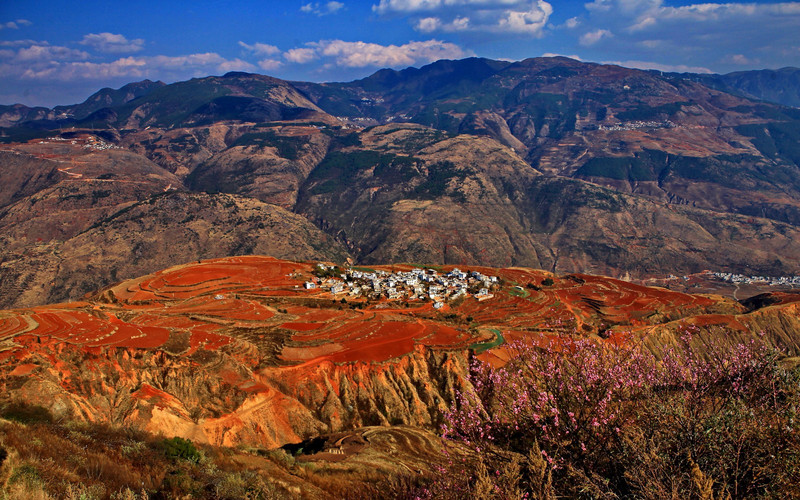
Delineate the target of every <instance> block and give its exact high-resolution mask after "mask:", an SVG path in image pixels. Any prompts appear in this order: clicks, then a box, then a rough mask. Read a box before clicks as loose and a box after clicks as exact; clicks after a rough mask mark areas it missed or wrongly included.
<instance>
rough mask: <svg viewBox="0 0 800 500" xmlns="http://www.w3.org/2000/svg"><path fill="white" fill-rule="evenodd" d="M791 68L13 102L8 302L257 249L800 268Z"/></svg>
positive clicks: (6, 226) (571, 267) (493, 66)
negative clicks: (53, 103)
mask: <svg viewBox="0 0 800 500" xmlns="http://www.w3.org/2000/svg"><path fill="white" fill-rule="evenodd" d="M798 71H800V70H796V69H792V68H786V69H783V70H778V71H762V72H746V73H734V74H729V75H690V74H666V73H665V74H662V73H659V72H652V71H640V70H633V69H627V68H622V67H619V66H613V65H601V64H593V63H584V62H579V61H575V60H572V59H567V58H563V57H555V58H535V59H527V60H524V61H519V62H506V61H493V60H488V59H478V58H470V59H464V60H458V61H437V62H435V63H432V64H430V65H427V66H424V67H421V68H408V69H405V70H402V71H394V70H388V69H387V70H381V71H378V72H377V73H375V74H373V75H371V76H369V77H367V78H364V79H362V80H356V81H353V82H347V83H310V82H289V81H284V80H279V79H276V78H272V77H268V76H263V75H255V74H247V73H238V72H236V73H228V74H226V75H223V76H211V77H205V78H195V79H192V80H189V81H185V82H178V83H174V84H170V85H165V84H163V83H162V82H150V81H143V82H138V83H132V84H129V85H126V86H124V87H122V88H121V89H118V90H113V89H103V90H101V91H99V92H98V93H96V94H95V95H93V96H91V97H90V98H89V99H87V100H86V101H85V102H84V103H81V104H78V105H73V106H59V107H56V108H54V109H45V108H26V107H24V106H21V105H15V106H5V107H2V108H0V125H2V128H0V139H2V141H3V144H2V146H0V149H2V151H0V155H2V170H0V177H1V178H2V185H3V186H4V188H3V190H2V192H0V248H2V250H0V276H2V278H3V279H2V280H0V283H2V284H1V285H0V292H2V301H0V303H1V304H2V305H4V306H28V305H33V304H41V303H44V302H51V301H58V300H67V299H75V298H79V297H80V296H81V295H82V294H84V293H87V292H89V291H91V290H94V289H96V288H98V287H101V286H104V285H107V284H110V283H112V282H115V281H118V280H122V279H127V278H132V277H134V276H137V275H140V274H142V273H147V272H153V271H155V270H157V269H162V268H164V267H167V266H169V265H174V264H178V263H182V262H187V261H191V260H194V259H200V258H211V257H223V256H227V255H243V254H253V253H266V254H270V255H273V256H276V257H282V258H300V259H311V258H313V259H328V260H332V261H337V262H343V261H344V260H346V259H350V260H351V261H353V262H357V263H362V264H373V263H386V262H425V263H430V264H437V263H440V264H441V263H447V264H483V265H493V266H518V265H522V266H530V267H536V268H544V269H548V270H550V271H553V272H556V273H561V272H575V271H581V272H592V273H600V274H606V275H612V276H623V275H631V276H638V277H645V276H653V275H666V274H671V273H678V274H681V273H690V272H696V271H700V270H703V269H713V270H721V271H722V270H724V271H733V272H743V273H748V274H766V275H782V274H800V244H798V241H800V240H799V239H798V236H799V235H798V225H800V110H798V109H796V108H793V107H791V105H793V104H796V102H795V101H793V100H792V99H796V97H797V88H798V85H797V82H798V76H797V75H798ZM771 101H778V102H771ZM781 103H783V104H781Z"/></svg>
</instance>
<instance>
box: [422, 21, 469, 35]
mask: <svg viewBox="0 0 800 500" xmlns="http://www.w3.org/2000/svg"><path fill="white" fill-rule="evenodd" d="M414 29H415V30H417V31H421V32H423V33H431V32H433V31H445V32H448V33H452V32H456V31H467V30H468V29H470V21H469V18H468V17H456V18H455V19H453V20H452V21H451V22H449V23H443V22H442V20H441V19H439V18H438V17H425V18H422V19H420V20H419V21H417V24H416V26H414Z"/></svg>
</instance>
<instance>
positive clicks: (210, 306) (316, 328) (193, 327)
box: [0, 256, 740, 373]
mask: <svg viewBox="0 0 800 500" xmlns="http://www.w3.org/2000/svg"><path fill="white" fill-rule="evenodd" d="M405 267H408V266H392V267H389V266H385V267H379V268H378V269H383V270H386V271H390V270H391V269H395V270H399V269H404V268H405ZM449 269H450V268H445V269H443V271H445V272H446V271H447V270H449ZM473 269H474V270H478V271H480V272H483V273H485V274H493V275H496V276H499V277H500V278H501V280H502V282H503V284H502V285H501V286H500V287H499V288H498V289H495V290H493V291H492V293H493V295H494V297H493V298H491V299H488V300H484V301H477V300H475V299H474V298H472V297H469V298H467V299H465V300H463V301H461V302H460V303H454V304H451V305H450V307H449V308H448V309H447V310H445V311H444V312H436V311H434V310H433V309H432V308H431V307H430V303H425V302H421V301H418V302H413V301H412V302H411V303H409V304H403V303H401V302H400V301H394V302H391V303H384V304H375V303H372V304H370V305H366V304H364V300H363V299H355V298H350V302H349V303H347V304H344V305H343V304H341V301H340V300H339V299H338V297H337V299H336V300H332V299H333V297H332V296H331V294H330V293H329V292H327V291H324V290H320V289H316V290H305V289H304V288H303V286H302V284H303V282H304V281H306V280H308V279H310V278H311V276H312V271H313V264H311V263H297V262H288V261H281V260H277V259H273V258H269V257H256V256H249V257H230V258H224V259H215V260H209V261H203V262H197V263H192V264H186V265H181V266H176V267H173V268H170V269H167V270H164V271H160V272H157V273H154V274H151V275H148V276H144V277H141V278H138V279H134V280H130V281H126V282H123V283H120V284H118V285H114V286H112V287H109V288H108V289H106V290H104V291H102V292H100V293H98V294H97V295H95V296H93V297H91V298H87V301H86V302H76V303H71V304H63V305H54V306H43V307H37V308H32V309H28V310H15V311H5V312H2V313H0V341H2V344H0V346H2V347H0V359H1V358H11V359H13V360H15V361H14V362H13V363H14V364H13V366H12V365H11V364H8V362H7V363H6V366H5V369H6V370H9V371H11V370H17V369H18V368H17V365H16V363H17V362H18V361H20V360H23V359H25V358H26V357H28V355H29V353H30V351H29V350H30V349H36V347H34V346H50V347H53V346H55V345H60V344H64V345H70V346H74V347H77V348H83V349H92V348H115V347H124V348H134V349H157V348H160V347H162V346H164V345H165V344H166V343H167V342H168V341H169V339H170V338H171V336H173V337H174V336H175V335H178V334H184V335H188V349H187V351H186V354H191V353H193V352H195V351H196V350H197V349H200V348H203V349H206V350H214V349H219V348H222V347H223V346H225V345H228V344H230V343H231V342H232V338H233V337H235V336H236V335H237V333H236V332H238V331H242V330H244V331H248V332H253V334H254V335H258V334H259V333H258V332H262V334H263V335H264V336H265V337H269V339H268V340H270V341H273V342H278V343H279V344H281V345H279V355H278V361H280V362H281V363H285V364H298V363H302V364H307V363H314V362H321V361H331V362H334V363H348V362H355V361H360V362H384V361H387V360H390V359H393V358H397V357H400V356H403V355H405V354H408V353H410V352H411V351H412V350H413V349H414V347H415V346H416V345H419V344H421V345H425V346H428V347H430V348H434V349H464V348H467V347H469V346H471V345H473V344H479V343H481V342H486V341H489V340H491V339H493V338H495V335H494V334H493V333H490V332H496V331H499V332H500V333H501V334H502V336H503V337H504V339H505V341H506V342H509V341H513V340H517V339H531V340H534V341H535V340H536V338H541V337H542V336H543V335H545V336H547V335H552V334H556V333H562V332H577V333H580V334H587V335H594V334H600V335H601V336H603V337H612V338H621V332H622V331H626V332H627V331H636V330H641V329H643V328H646V327H648V326H651V325H653V324H656V323H660V322H663V321H664V320H665V319H674V318H678V317H687V316H698V315H703V314H713V313H716V312H718V311H717V310H718V309H720V308H723V309H724V308H727V309H736V307H740V306H738V304H735V303H733V302H731V303H727V304H723V303H722V302H721V300H722V299H720V298H718V297H717V298H711V297H707V296H695V295H688V294H684V293H677V292H671V291H669V290H665V289H658V288H648V287H644V286H639V285H634V284H631V283H627V282H624V281H619V280H614V279H610V278H602V277H596V276H588V275H570V276H566V277H553V278H554V283H553V284H552V285H550V286H545V285H542V281H543V280H544V279H545V278H547V277H550V275H549V274H548V273H546V272H544V271H536V270H530V269H520V268H509V269H489V268H479V267H476V268H473ZM351 303H352V304H353V305H354V306H353V307H350V304H351ZM376 306H379V307H376ZM726 312H728V311H726ZM734 312H735V311H734ZM708 318H709V319H708V320H707V321H712V320H713V321H718V322H731V321H733V319H732V318H730V317H727V318H728V319H726V320H725V321H723V320H722V318H713V319H712V317H710V316H709V317H708ZM701 321H702V320H701ZM237 329H238V330H237ZM278 330H283V331H288V332H291V333H290V334H289V336H288V338H284V339H283V340H282V341H277V340H275V339H274V338H272V336H274V335H273V333H274V332H275V331H278ZM271 332H272V333H271ZM284 337H285V335H284ZM495 350H498V351H500V350H502V347H501V346H498V347H497V348H495ZM498 354H500V353H499V352H498ZM19 370H22V371H24V370H23V369H21V368H19ZM17 373H20V372H19V371H18V372H17Z"/></svg>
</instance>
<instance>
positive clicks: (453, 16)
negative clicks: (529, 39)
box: [372, 0, 553, 37]
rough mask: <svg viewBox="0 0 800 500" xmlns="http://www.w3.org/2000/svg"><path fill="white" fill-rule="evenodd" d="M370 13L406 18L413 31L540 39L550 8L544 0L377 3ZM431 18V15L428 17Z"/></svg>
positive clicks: (384, 0) (383, 0) (393, 0)
mask: <svg viewBox="0 0 800 500" xmlns="http://www.w3.org/2000/svg"><path fill="white" fill-rule="evenodd" d="M372 10H373V11H374V12H377V13H378V14H381V15H401V16H403V15H407V16H409V19H410V21H411V25H412V26H413V27H414V29H416V30H417V31H421V32H423V33H431V32H434V31H442V32H456V31H474V32H487V33H496V34H507V33H508V34H524V35H528V36H534V37H541V36H542V35H543V32H544V28H545V26H547V21H548V19H549V18H550V15H551V14H552V13H553V7H552V5H550V4H549V3H548V2H546V1H544V0H381V2H380V3H379V4H378V5H373V6H372ZM431 14H432V15H431Z"/></svg>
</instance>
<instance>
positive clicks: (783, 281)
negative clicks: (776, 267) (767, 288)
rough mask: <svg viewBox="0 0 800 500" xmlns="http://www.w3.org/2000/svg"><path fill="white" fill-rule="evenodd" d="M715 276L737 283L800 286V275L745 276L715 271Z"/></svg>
mask: <svg viewBox="0 0 800 500" xmlns="http://www.w3.org/2000/svg"><path fill="white" fill-rule="evenodd" d="M714 277H715V278H718V279H721V280H722V281H727V282H729V283H736V284H746V285H749V284H753V283H766V284H769V285H772V286H783V285H791V286H795V285H798V286H800V276H745V275H744V274H734V273H721V272H715V273H714Z"/></svg>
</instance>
